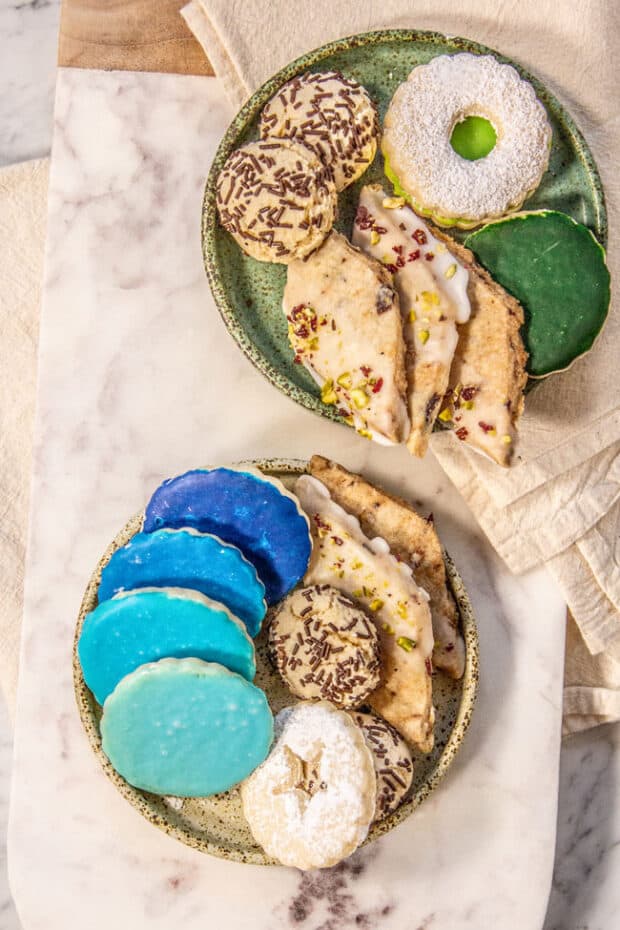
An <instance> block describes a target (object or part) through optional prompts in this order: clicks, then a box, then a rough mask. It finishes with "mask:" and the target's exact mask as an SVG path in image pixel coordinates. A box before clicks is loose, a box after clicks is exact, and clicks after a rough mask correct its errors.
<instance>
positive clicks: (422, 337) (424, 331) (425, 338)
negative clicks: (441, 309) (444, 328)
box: [418, 329, 430, 345]
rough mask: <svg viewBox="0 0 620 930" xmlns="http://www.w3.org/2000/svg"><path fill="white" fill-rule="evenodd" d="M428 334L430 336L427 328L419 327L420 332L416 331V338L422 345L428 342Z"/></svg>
mask: <svg viewBox="0 0 620 930" xmlns="http://www.w3.org/2000/svg"><path fill="white" fill-rule="evenodd" d="M429 336H430V333H429V331H428V330H427V329H421V330H420V332H419V333H418V338H419V340H420V342H421V343H422V345H424V344H425V343H426V342H428V339H429Z"/></svg>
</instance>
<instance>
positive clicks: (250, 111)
mask: <svg viewBox="0 0 620 930" xmlns="http://www.w3.org/2000/svg"><path fill="white" fill-rule="evenodd" d="M383 42H388V43H389V42H394V43H397V42H418V43H426V44H431V43H437V42H440V43H441V42H443V43H446V44H447V45H448V46H449V47H450V48H451V49H452V50H453V51H454V52H455V53H456V52H472V53H473V54H476V55H492V56H493V57H494V58H496V59H497V60H498V61H500V62H502V63H503V64H509V65H511V66H512V67H513V68H515V70H516V71H517V73H518V74H519V75H520V76H521V77H522V78H524V79H525V80H526V81H529V82H530V83H531V84H532V86H533V87H534V90H535V91H536V94H537V96H538V97H539V99H541V100H542V102H543V103H545V102H546V101H549V102H550V103H552V105H553V107H554V108H555V109H556V110H557V112H558V113H559V114H560V116H561V119H562V122H563V126H564V128H565V129H566V130H567V131H568V133H569V134H570V136H571V138H572V140H573V146H574V148H575V149H576V150H577V152H578V154H579V157H580V158H581V160H582V162H583V163H584V166H585V167H586V169H587V172H588V175H589V176H590V177H591V178H592V182H593V184H592V186H593V203H594V205H595V214H596V230H595V231H594V232H593V235H594V236H595V238H596V239H597V241H598V242H599V243H600V245H601V246H602V248H603V249H604V250H606V249H607V237H608V218H607V207H606V201H605V191H604V187H603V183H602V179H601V175H600V172H599V170H598V166H597V164H596V161H595V159H594V156H593V155H592V152H591V150H590V147H589V145H588V143H587V141H586V139H585V136H584V135H583V133H582V132H581V130H580V129H579V127H578V125H577V123H576V122H575V120H574V118H573V117H572V115H571V114H570V113H569V111H568V110H567V109H566V107H565V106H564V105H563V104H562V103H561V101H560V100H558V98H557V97H556V96H555V94H553V93H552V92H551V91H550V90H549V89H548V88H547V86H546V85H545V84H544V83H543V82H542V81H541V80H540V79H539V78H537V77H536V76H535V75H533V74H531V73H530V71H529V70H528V69H527V68H524V67H523V66H522V65H521V64H520V63H519V62H517V61H515V60H514V59H512V58H510V57H508V56H506V55H503V54H502V53H500V52H498V51H496V50H495V49H493V48H491V47H490V46H487V45H483V44H481V43H479V42H476V41H474V40H473V39H467V38H465V37H462V36H452V35H446V34H445V33H442V32H438V31H432V30H424V29H378V30H373V31H371V32H362V33H356V34H353V35H350V36H345V37H343V38H341V39H336V40H334V41H332V42H328V43H326V44H325V45H321V46H319V47H318V48H315V49H312V50H311V51H309V52H305V53H304V54H303V55H300V56H299V57H298V58H295V59H294V60H293V61H291V62H289V63H288V64H287V65H285V66H284V67H283V68H281V69H280V70H279V71H277V72H276V73H275V74H274V75H272V76H271V77H270V78H268V80H267V81H265V82H264V83H263V84H262V85H261V86H260V87H259V88H257V90H256V91H255V92H254V93H253V94H252V95H251V96H250V97H249V99H248V100H247V101H246V102H245V103H244V104H243V106H242V107H241V109H240V110H239V111H238V112H237V113H236V115H235V116H234V117H233V119H232V121H231V123H230V125H229V126H228V128H227V130H226V132H225V133H224V135H223V137H222V139H221V141H220V144H219V145H218V148H217V150H216V152H215V155H214V157H213V161H212V163H211V167H210V169H209V173H208V175H207V178H206V181H205V187H204V193H203V199H202V208H201V233H200V235H201V246H202V256H203V266H204V269H205V273H206V276H207V280H208V282H209V287H210V290H211V294H212V296H213V300H214V302H215V305H216V307H217V310H218V313H219V314H220V316H221V318H222V320H223V322H224V325H225V326H226V329H227V330H228V332H229V333H230V335H231V336H232V338H233V340H234V342H235V343H236V345H237V347H238V348H240V349H241V351H242V353H243V354H244V355H245V357H246V358H247V359H248V360H249V361H250V362H251V363H252V365H253V366H254V367H255V368H256V369H257V370H258V371H259V372H260V373H261V374H262V375H263V377H265V378H266V379H267V381H269V383H270V384H272V385H273V386H274V387H276V388H277V389H278V390H279V391H281V392H282V393H283V394H285V395H286V396H287V397H290V398H291V399H292V400H293V401H295V402H296V403H298V404H300V405H301V406H302V407H304V408H305V409H306V410H311V411H312V412H313V413H316V414H318V415H319V416H321V417H323V418H324V419H327V420H331V421H332V422H334V423H338V424H340V425H344V421H343V419H342V417H341V416H340V415H339V414H338V412H337V410H336V409H335V408H334V407H331V406H327V405H325V404H323V403H322V402H321V399H320V397H319V396H318V395H315V394H313V393H311V392H310V391H309V390H308V389H307V388H304V387H301V386H300V385H297V384H295V383H294V382H292V381H291V380H290V379H289V378H288V376H286V375H285V374H283V373H282V372H281V371H280V370H279V369H278V368H277V367H276V366H275V365H273V364H272V362H271V361H270V360H269V358H268V357H267V356H266V355H265V354H264V353H263V352H262V350H260V349H259V348H258V347H257V346H256V344H255V343H254V342H253V341H252V339H250V338H249V337H248V336H247V334H246V330H245V328H244V327H243V326H242V324H241V323H240V322H239V320H238V318H237V314H236V313H235V312H234V310H233V308H232V305H231V304H229V302H228V299H227V293H226V287H225V283H224V281H223V280H222V276H221V273H220V269H219V265H218V263H217V261H216V259H215V256H216V249H215V246H214V243H215V235H216V231H217V228H218V225H219V224H218V217H217V207H216V200H215V189H216V180H217V176H218V174H219V172H220V170H221V168H222V167H223V165H224V162H225V161H226V159H227V157H228V155H229V154H230V152H231V151H232V150H233V149H234V147H235V145H236V144H237V140H238V138H239V136H240V135H241V133H243V132H244V131H245V129H246V127H247V124H248V122H249V121H250V120H251V119H253V118H254V117H255V116H256V115H257V113H258V112H259V111H260V109H262V107H263V106H264V104H265V103H266V102H267V100H269V99H270V98H271V97H272V96H273V94H274V93H275V91H276V90H277V89H278V88H279V87H280V86H281V85H282V84H283V83H284V82H285V81H287V80H290V78H291V77H293V76H295V75H296V74H298V73H299V72H300V71H303V70H306V69H308V68H310V67H312V66H313V65H314V64H316V63H317V62H319V61H321V60H322V59H324V58H327V57H329V56H330V55H332V54H335V53H336V52H341V51H346V50H347V49H349V48H352V47H360V46H364V45H377V44H380V43H383ZM446 53H447V52H446ZM541 209H545V208H541ZM603 328H604V327H602V328H601V332H602V329H603ZM599 335H600V333H599ZM588 351H590V350H588ZM580 357H581V356H580ZM551 374H555V372H552V373H550V374H549V375H545V376H544V378H547V377H550V375H551ZM544 378H538V379H533V380H532V388H533V387H535V386H536V384H540V383H541V381H543V380H544Z"/></svg>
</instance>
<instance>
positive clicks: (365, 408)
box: [282, 231, 409, 443]
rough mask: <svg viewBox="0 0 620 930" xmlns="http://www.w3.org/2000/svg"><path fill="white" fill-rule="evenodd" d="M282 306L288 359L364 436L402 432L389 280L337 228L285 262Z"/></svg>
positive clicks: (400, 346)
mask: <svg viewBox="0 0 620 930" xmlns="http://www.w3.org/2000/svg"><path fill="white" fill-rule="evenodd" d="M282 306H283V309H284V313H285V315H286V319H287V322H288V333H289V340H290V343H291V346H292V347H293V350H294V351H295V358H296V360H297V361H298V362H299V363H301V364H302V365H304V366H305V367H306V368H307V369H308V371H309V372H310V374H311V375H312V376H313V378H314V379H315V380H316V381H317V383H318V384H319V385H320V386H321V399H322V400H323V403H325V404H330V405H334V406H335V407H336V408H337V409H338V410H339V411H340V412H341V413H342V414H343V415H344V416H347V417H350V422H351V425H354V426H356V428H357V429H358V431H359V432H361V433H362V435H364V436H366V437H367V438H375V439H377V440H379V441H383V442H388V443H390V442H400V441H401V440H402V439H404V438H405V437H406V436H407V433H408V428H409V419H408V416H407V407H406V403H405V391H406V377H405V344H404V341H403V334H402V325H401V319H400V311H399V305H398V296H397V294H396V292H395V290H394V287H393V284H392V278H391V275H390V274H389V272H388V271H386V269H385V268H383V266H382V265H381V264H380V263H379V262H377V261H375V259H373V258H371V257H370V256H368V255H366V254H365V253H363V252H361V251H360V250H359V249H355V248H354V247H353V246H352V245H351V244H350V243H349V242H348V241H347V240H346V239H345V237H344V236H342V235H341V234H340V233H338V232H335V231H334V232H332V233H331V234H330V235H329V236H328V238H327V239H326V241H325V242H324V244H323V245H322V246H321V248H320V249H318V250H317V251H316V252H314V253H313V255H311V256H310V258H309V259H308V260H307V261H305V262H293V263H292V264H291V265H289V268H288V276H287V280H286V287H285V289H284V299H283V304H282Z"/></svg>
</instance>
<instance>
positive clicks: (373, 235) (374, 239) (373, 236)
mask: <svg viewBox="0 0 620 930" xmlns="http://www.w3.org/2000/svg"><path fill="white" fill-rule="evenodd" d="M380 239H381V236H380V235H379V233H378V232H377V230H376V229H373V231H372V232H371V234H370V244H371V245H378V243H379V240H380Z"/></svg>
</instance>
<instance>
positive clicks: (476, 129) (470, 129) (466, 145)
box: [450, 116, 497, 161]
mask: <svg viewBox="0 0 620 930" xmlns="http://www.w3.org/2000/svg"><path fill="white" fill-rule="evenodd" d="M496 142H497V133H496V132H495V129H494V127H493V124H492V123H491V122H489V120H488V119H485V118H484V116H466V117H465V119H463V120H461V121H460V122H458V123H457V124H456V126H455V127H454V129H453V130H452V135H451V136H450V145H451V146H452V148H453V149H454V151H455V152H456V154H457V155H460V156H461V158H466V159H467V161H478V160H479V159H480V158H485V157H486V156H487V155H488V154H489V152H492V151H493V149H494V148H495V143H496Z"/></svg>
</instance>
